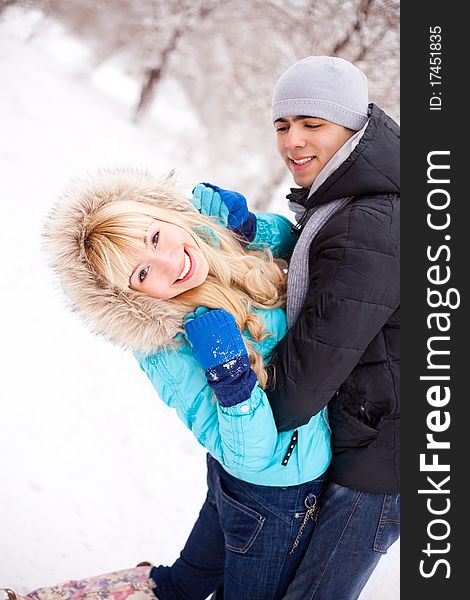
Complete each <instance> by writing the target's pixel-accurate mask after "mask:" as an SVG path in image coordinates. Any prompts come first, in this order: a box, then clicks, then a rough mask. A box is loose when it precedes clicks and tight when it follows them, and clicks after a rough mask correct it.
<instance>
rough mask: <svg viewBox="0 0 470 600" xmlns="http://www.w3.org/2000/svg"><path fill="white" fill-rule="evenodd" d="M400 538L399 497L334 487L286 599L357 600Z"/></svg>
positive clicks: (329, 489)
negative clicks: (386, 554)
mask: <svg viewBox="0 0 470 600" xmlns="http://www.w3.org/2000/svg"><path fill="white" fill-rule="evenodd" d="M399 535H400V495H399V494H366V493H365V492H359V491H357V490H351V489H349V488H345V487H342V486H340V485H338V484H336V483H329V484H328V485H327V487H326V489H325V492H324V494H323V497H322V503H321V507H320V512H319V516H318V521H317V523H316V526H315V532H314V534H313V536H312V538H311V541H310V545H309V547H308V549H307V552H306V554H305V557H304V559H303V561H302V564H301V565H300V567H299V570H298V571H297V574H296V576H295V579H294V580H293V581H292V583H291V585H290V586H289V589H288V591H287V594H286V595H285V596H284V598H285V600H356V598H358V597H359V596H360V594H361V591H362V589H363V588H364V586H365V584H366V583H367V580H368V579H369V577H370V576H371V574H372V572H373V571H374V569H375V567H376V566H377V563H378V562H379V559H380V557H381V556H382V555H383V554H385V553H386V552H387V550H388V549H389V548H390V546H391V545H392V544H393V542H395V541H396V540H397V539H398V537H399Z"/></svg>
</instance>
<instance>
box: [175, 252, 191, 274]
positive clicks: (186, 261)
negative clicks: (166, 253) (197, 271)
mask: <svg viewBox="0 0 470 600" xmlns="http://www.w3.org/2000/svg"><path fill="white" fill-rule="evenodd" d="M190 268H191V259H190V258H189V256H188V255H187V254H186V252H185V253H184V268H183V270H182V271H181V275H180V276H179V277H178V279H177V280H176V281H179V280H180V279H184V278H185V277H186V275H187V274H188V273H189V269H190Z"/></svg>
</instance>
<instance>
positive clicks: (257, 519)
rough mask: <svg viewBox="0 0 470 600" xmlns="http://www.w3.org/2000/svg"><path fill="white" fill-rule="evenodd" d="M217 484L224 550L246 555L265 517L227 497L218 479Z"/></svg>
mask: <svg viewBox="0 0 470 600" xmlns="http://www.w3.org/2000/svg"><path fill="white" fill-rule="evenodd" d="M217 483H218V496H219V502H218V505H219V506H218V508H219V516H220V525H221V527H222V531H223V532H224V537H225V548H226V549H227V550H230V551H232V552H237V553H238V554H246V553H247V552H248V551H249V549H250V548H251V546H252V545H253V544H254V542H255V540H256V538H257V537H258V535H259V533H260V531H261V528H262V527H263V525H264V522H265V521H266V517H263V516H262V515H260V514H259V513H258V512H256V511H255V510H253V509H252V508H250V507H248V506H245V505H244V504H241V503H240V502H238V501H237V500H235V499H234V498H232V497H231V496H229V495H228V493H227V492H226V491H224V489H223V488H222V482H221V479H220V477H218V478H217Z"/></svg>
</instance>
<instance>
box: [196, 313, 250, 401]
mask: <svg viewBox="0 0 470 600" xmlns="http://www.w3.org/2000/svg"><path fill="white" fill-rule="evenodd" d="M184 328H185V331H186V335H187V337H188V340H189V342H190V343H191V346H192V349H193V356H194V358H195V359H196V360H197V361H198V363H199V364H200V365H201V367H202V368H203V369H204V372H205V374H206V379H207V383H208V384H209V387H210V388H211V389H212V390H213V391H214V393H215V395H216V396H217V400H218V401H219V404H220V405H221V406H225V407H227V406H235V405H236V404H239V403H240V402H244V401H245V400H247V399H248V398H249V397H250V395H251V392H252V391H253V388H254V387H255V385H256V382H257V378H256V375H255V373H254V371H253V370H252V369H251V366H250V361H249V358H248V353H247V351H246V347H245V344H244V342H243V337H242V334H241V333H240V330H239V329H238V327H237V324H236V322H235V319H234V318H233V316H232V315H231V314H230V313H228V312H227V311H226V310H223V309H219V310H213V311H210V312H208V313H205V314H204V315H202V316H200V317H197V318H196V319H193V320H191V321H188V322H187V323H186V324H185V326H184Z"/></svg>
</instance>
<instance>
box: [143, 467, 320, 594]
mask: <svg viewBox="0 0 470 600" xmlns="http://www.w3.org/2000/svg"><path fill="white" fill-rule="evenodd" d="M207 481H208V488H209V490H208V494H207V498H206V501H205V503H204V505H203V507H202V509H201V512H200V514H199V518H198V520H197V521H196V524H195V525H194V528H193V530H192V532H191V534H190V536H189V538H188V541H187V542H186V545H185V547H184V549H183V551H182V552H181V555H180V557H179V558H178V560H177V561H176V562H175V563H174V564H173V565H172V566H171V567H164V566H159V567H154V568H153V569H152V571H151V573H150V575H151V577H152V579H153V580H154V581H155V582H156V584H157V588H156V589H155V594H156V595H157V597H158V598H159V600H205V598H207V597H208V596H209V595H210V594H211V592H213V591H214V590H216V588H218V587H219V586H220V588H222V586H223V590H224V591H223V598H224V600H280V599H281V598H282V597H283V595H284V594H285V592H286V590H287V586H288V585H289V582H290V581H291V579H292V577H293V576H294V573H295V571H296V570H297V568H298V566H299V564H300V562H301V560H302V557H303V556H304V553H305V550H306V549H307V546H308V542H309V540H310V537H311V535H312V531H313V528H314V521H313V518H312V517H314V516H315V510H314V509H312V510H311V511H310V512H309V514H308V515H307V517H310V518H307V519H306V518H305V516H306V512H307V510H306V503H307V505H309V506H313V505H314V500H315V497H316V498H319V496H320V493H321V491H322V488H323V484H324V477H323V476H322V477H320V478H318V479H316V480H315V481H313V482H309V483H304V484H302V485H297V486H291V487H284V488H282V487H268V486H259V485H253V484H250V483H246V482H243V481H240V480H238V479H235V478H234V477H232V476H231V475H229V474H228V473H226V472H225V471H224V470H223V468H222V467H221V466H220V465H219V463H217V461H215V460H214V459H213V458H211V457H210V456H208V474H207ZM188 494H189V496H188V500H189V499H190V491H188ZM302 524H303V525H304V526H303V528H302V529H301V526H302ZM299 534H300V535H299ZM294 546H295V549H294V550H293V551H292V549H293V548H294ZM291 551H292V553H291ZM330 600H331V599H330Z"/></svg>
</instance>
